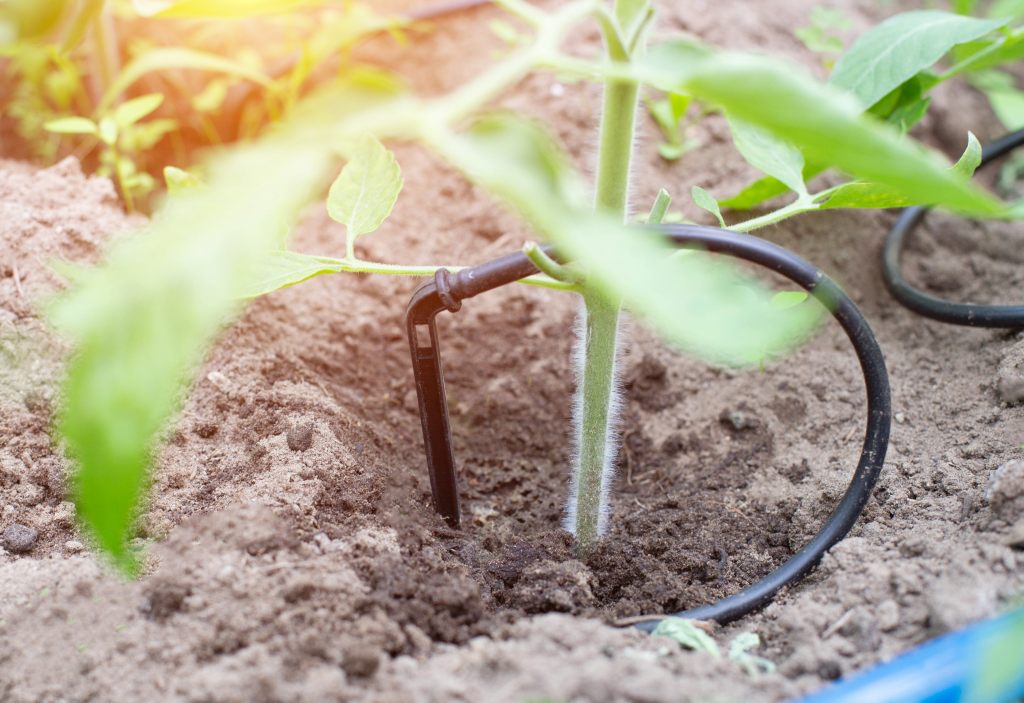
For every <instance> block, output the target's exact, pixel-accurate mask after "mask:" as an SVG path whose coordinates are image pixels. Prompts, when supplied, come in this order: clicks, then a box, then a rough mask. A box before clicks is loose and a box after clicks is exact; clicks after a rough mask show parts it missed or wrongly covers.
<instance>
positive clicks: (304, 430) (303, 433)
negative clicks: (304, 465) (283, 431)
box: [286, 422, 313, 452]
mask: <svg viewBox="0 0 1024 703" xmlns="http://www.w3.org/2000/svg"><path fill="white" fill-rule="evenodd" d="M286 439H287V440H288V448H289V449H291V450H292V451H293V452H304V451H306V450H307V449H309V448H310V447H311V446H313V425H311V424H310V423H308V422H304V423H301V424H298V425H292V427H291V429H289V430H288V435H287V437H286Z"/></svg>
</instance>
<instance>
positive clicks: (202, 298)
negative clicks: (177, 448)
mask: <svg viewBox="0 0 1024 703" xmlns="http://www.w3.org/2000/svg"><path fill="white" fill-rule="evenodd" d="M394 97H395V96H394V94H393V93H388V92H381V91H369V90H364V89H358V88H354V87H350V88H348V89H339V90H336V91H332V92H331V93H329V94H327V95H323V96H318V97H316V98H314V99H311V100H309V101H307V102H306V103H305V104H303V105H300V106H299V107H298V108H297V110H296V116H295V118H293V119H292V120H291V121H289V122H287V123H286V124H284V125H281V126H280V127H279V128H277V129H276V130H275V131H274V133H273V134H272V135H271V136H269V137H266V138H264V139H262V140H260V141H256V142H252V143H249V144H246V145H244V146H237V147H235V148H233V149H231V150H229V151H225V152H223V153H221V154H220V155H219V156H217V157H216V158H215V159H214V160H213V161H211V162H210V164H209V167H208V170H207V173H208V178H207V181H206V185H205V187H202V188H196V189H191V190H186V191H183V192H179V193H176V194H175V196H174V197H171V198H168V199H167V200H166V202H165V204H164V206H163V207H162V208H161V209H160V210H159V211H158V212H157V213H156V215H155V216H154V218H153V220H152V222H151V223H150V224H149V225H148V226H147V227H146V228H145V231H144V232H143V233H141V234H139V235H136V236H132V237H128V238H124V239H121V240H119V243H118V244H117V246H115V247H114V248H113V249H112V251H111V252H110V255H109V257H108V259H107V261H106V263H105V264H104V265H103V266H102V267H101V268H100V269H98V270H95V271H93V272H91V273H90V275H89V276H88V277H87V279H86V280H85V281H84V282H82V283H81V285H78V286H76V287H75V288H74V289H72V290H71V291H70V292H69V293H68V294H66V295H65V296H63V297H62V298H61V299H60V300H59V301H57V302H56V303H55V304H54V305H53V307H52V309H51V312H50V317H51V319H52V320H53V322H54V323H55V324H56V325H57V326H58V327H59V328H60V329H61V330H62V331H63V332H64V333H65V335H66V336H67V337H68V338H69V340H70V341H71V342H72V343H73V345H74V348H75V353H74V355H73V356H72V358H71V362H70V364H69V366H68V370H67V377H66V379H65V381H64V384H63V387H62V392H61V398H62V405H61V408H60V411H59V416H58V423H57V424H58V431H59V433H60V435H61V437H62V438H63V440H64V441H65V442H66V444H67V447H68V453H69V456H70V457H71V458H72V459H73V460H74V463H75V464H76V467H77V469H76V471H75V476H74V485H75V498H76V502H77V506H78V515H79V517H80V519H81V521H82V523H83V525H84V526H85V528H86V529H87V530H88V532H89V533H90V534H91V535H92V536H93V537H94V538H95V540H96V543H97V544H98V545H99V546H100V547H101V548H102V549H103V550H104V551H106V552H107V553H109V554H110V555H112V556H113V557H114V559H115V561H116V563H117V564H118V565H119V566H120V567H121V568H122V569H125V570H129V571H130V570H132V569H133V568H134V567H135V564H134V556H133V555H132V553H131V552H130V551H129V549H128V546H127V545H128V540H129V538H130V537H131V536H132V526H133V523H134V520H135V518H136V516H137V512H138V509H139V503H140V500H141V498H142V496H143V494H144V491H145V486H146V482H147V474H148V472H147V468H148V465H149V463H150V461H151V459H152V456H153V453H154V451H155V449H156V444H157V437H158V435H159V433H160V432H161V431H162V430H163V429H165V427H166V425H167V423H168V421H169V420H170V419H171V418H172V417H173V415H174V414H175V412H176V410H177V408H178V406H179V404H180V402H181V398H182V391H183V389H184V387H185V386H186V385H187V381H188V379H189V378H191V376H192V375H193V373H194V372H195V370H196V368H197V366H198V364H199V363H200V362H201V360H202V358H203V356H204V353H205V351H206V349H207V348H209V345H210V344H211V343H212V342H213V340H214V339H215V337H216V335H217V333H218V332H219V331H220V330H221V329H222V328H223V326H224V325H225V324H226V323H228V322H229V321H230V320H231V319H232V318H233V317H234V316H235V315H237V314H238V312H239V311H240V302H239V293H240V292H241V291H245V290H248V289H251V288H252V286H253V285H254V281H255V280H256V279H257V277H258V276H259V271H260V266H261V265H263V264H264V263H265V262H266V260H267V258H268V257H269V256H271V255H272V253H273V252H276V251H277V250H279V249H280V248H281V247H282V246H283V241H282V240H283V239H284V237H283V234H284V233H287V232H288V230H289V228H290V226H291V224H292V223H293V222H294V220H295V219H296V217H297V215H298V212H299V210H300V208H302V207H303V206H304V205H305V204H306V203H307V202H309V200H310V199H311V198H313V197H314V196H315V195H316V194H317V193H318V192H319V191H320V188H321V187H322V183H323V181H324V179H325V178H326V176H327V174H328V169H329V166H330V162H331V156H330V154H331V151H330V149H328V148H325V144H330V142H331V139H332V138H333V137H339V135H340V136H342V137H347V138H349V139H351V138H354V137H355V136H356V134H357V133H355V132H353V133H346V124H347V122H346V120H347V119H348V118H349V117H350V116H351V114H352V113H354V112H357V111H359V110H362V109H368V108H369V107H370V106H379V105H381V104H382V103H384V102H386V101H388V100H391V99H393V98H394ZM339 138H340V137H339Z"/></svg>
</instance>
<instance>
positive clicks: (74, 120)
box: [43, 117, 99, 135]
mask: <svg viewBox="0 0 1024 703" xmlns="http://www.w3.org/2000/svg"><path fill="white" fill-rule="evenodd" d="M43 126H44V127H45V128H46V131H48V132H54V133H56V134H92V135H97V134H99V128H98V127H97V126H96V123H95V122H93V121H92V120H90V119H89V118H88V117H62V118H60V119H58V120H50V121H49V122H47V123H46V124H45V125H43Z"/></svg>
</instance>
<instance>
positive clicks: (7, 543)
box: [0, 523, 39, 554]
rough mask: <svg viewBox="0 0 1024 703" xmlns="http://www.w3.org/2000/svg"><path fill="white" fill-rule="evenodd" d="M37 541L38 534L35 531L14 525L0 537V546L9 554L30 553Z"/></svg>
mask: <svg viewBox="0 0 1024 703" xmlns="http://www.w3.org/2000/svg"><path fill="white" fill-rule="evenodd" d="M38 539H39V533H38V532H37V531H36V530H34V529H32V528H31V527H26V526H25V525H19V524H18V523H14V524H13V525H11V526H9V527H8V528H7V529H5V530H4V531H3V534H2V535H0V544H2V545H3V547H4V549H6V550H7V551H9V552H14V553H15V554H24V553H26V552H30V551H32V548H33V547H34V546H36V540H38Z"/></svg>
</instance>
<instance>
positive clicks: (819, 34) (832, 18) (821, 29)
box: [793, 5, 850, 68]
mask: <svg viewBox="0 0 1024 703" xmlns="http://www.w3.org/2000/svg"><path fill="white" fill-rule="evenodd" d="M810 19H811V23H810V24H809V25H807V26H806V27H798V28H797V29H796V30H795V31H794V32H793V33H794V34H795V35H796V38H797V39H799V40H800V41H801V42H802V43H803V45H804V46H806V47H807V48H808V49H809V50H811V51H813V52H814V53H816V54H821V62H822V63H823V64H824V66H825V68H832V66H833V65H834V64H835V59H836V57H837V56H839V54H841V53H843V38H842V36H841V33H842V31H843V30H844V29H847V28H849V26H850V20H849V19H848V18H847V17H846V15H844V14H843V11H842V10H839V9H837V8H834V7H824V6H821V5H819V6H817V7H815V8H813V9H812V10H811V18H810Z"/></svg>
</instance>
